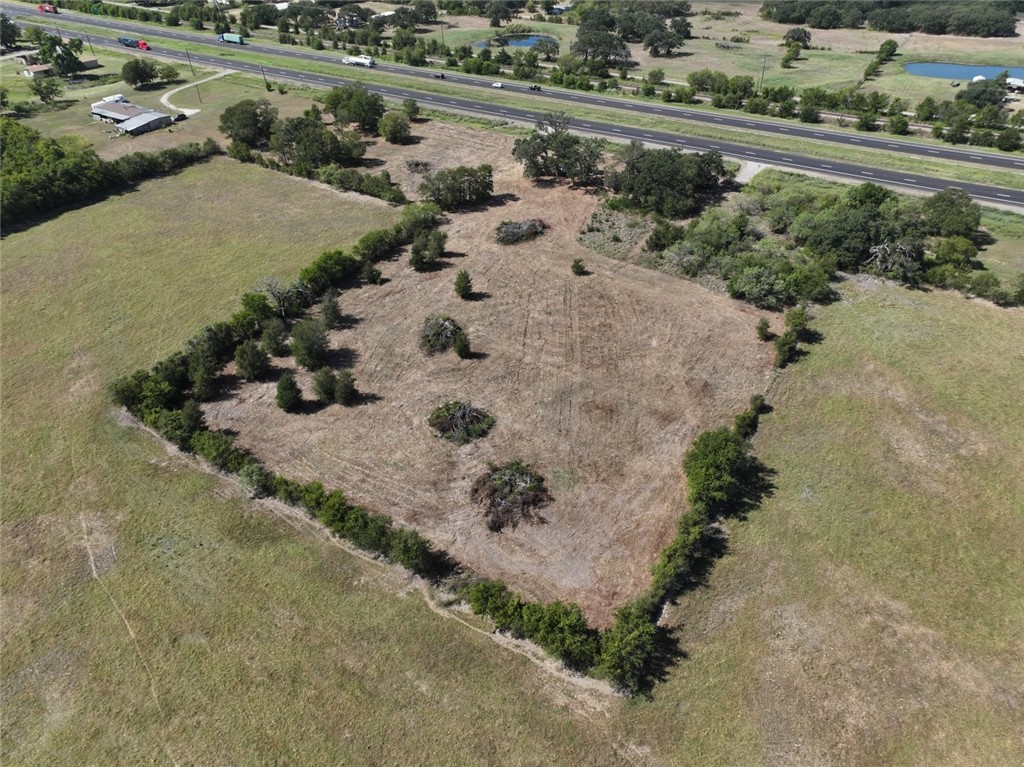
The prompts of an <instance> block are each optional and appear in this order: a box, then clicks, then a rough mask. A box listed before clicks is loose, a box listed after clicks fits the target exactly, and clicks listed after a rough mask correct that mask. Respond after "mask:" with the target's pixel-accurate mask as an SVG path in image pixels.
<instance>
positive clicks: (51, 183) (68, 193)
mask: <svg viewBox="0 0 1024 767" xmlns="http://www.w3.org/2000/svg"><path fill="white" fill-rule="evenodd" d="M221 153H222V150H221V148H220V146H218V144H217V143H216V142H215V141H213V139H207V140H206V141H205V142H204V143H202V144H197V143H188V144H182V145H181V146H178V147H172V148H169V149H163V150H161V151H159V152H133V153H132V154H129V155H125V156H124V157H119V158H117V159H116V160H101V159H100V158H99V156H98V155H97V154H96V152H95V151H94V150H93V149H92V148H91V147H85V146H80V145H64V144H61V143H59V142H57V141H55V140H54V139H51V138H46V137H44V136H43V135H42V134H41V133H40V132H39V131H37V130H34V129H32V128H29V127H27V126H25V125H22V124H21V123H19V122H17V121H16V120H13V119H11V118H7V117H4V118H0V162H2V165H3V174H2V175H0V206H2V207H3V227H4V228H5V229H7V228H10V227H12V226H18V225H21V224H24V223H26V222H29V221H34V220H43V219H45V218H46V217H48V216H49V215H51V214H53V213H54V212H56V211H57V210H60V209H63V208H66V207H67V206H69V205H76V204H80V203H84V202H91V201H94V200H97V199H100V198H101V197H102V196H104V195H106V194H110V193H113V192H118V191H123V190H125V189H128V188H130V187H132V186H134V185H135V184H138V183H139V182H141V181H144V180H146V179H147V178H154V177H156V176H162V175H166V174H168V173H174V172H175V171H178V170H180V169H182V168H186V167H188V166H189V165H193V164H195V163H197V162H202V161H203V160H206V159H208V158H210V157H213V156H214V155H218V154H221Z"/></svg>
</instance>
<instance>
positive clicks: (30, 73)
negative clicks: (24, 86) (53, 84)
mask: <svg viewBox="0 0 1024 767" xmlns="http://www.w3.org/2000/svg"><path fill="white" fill-rule="evenodd" d="M21 73H22V74H23V75H25V77H27V78H28V79H29V80H42V79H43V78H44V77H49V76H50V75H52V74H53V67H52V66H50V65H49V64H33V65H32V66H28V67H25V68H24V69H23V70H22V71H21Z"/></svg>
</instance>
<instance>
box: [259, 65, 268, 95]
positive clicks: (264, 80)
mask: <svg viewBox="0 0 1024 767" xmlns="http://www.w3.org/2000/svg"><path fill="white" fill-rule="evenodd" d="M260 74H261V75H263V84H264V85H265V86H267V90H268V91H269V90H270V83H268V82H267V73H266V72H264V71H263V65H262V64H260Z"/></svg>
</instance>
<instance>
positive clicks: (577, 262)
mask: <svg viewBox="0 0 1024 767" xmlns="http://www.w3.org/2000/svg"><path fill="white" fill-rule="evenodd" d="M570 269H571V270H572V273H573V274H575V275H576V276H577V277H582V276H583V275H585V274H586V273H587V265H586V264H584V263H583V259H582V258H574V259H573V260H572V266H571V267H570Z"/></svg>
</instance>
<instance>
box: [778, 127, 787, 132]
mask: <svg viewBox="0 0 1024 767" xmlns="http://www.w3.org/2000/svg"><path fill="white" fill-rule="evenodd" d="M779 130H783V131H786V133H789V128H786V127H783V126H780V127H779Z"/></svg>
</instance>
